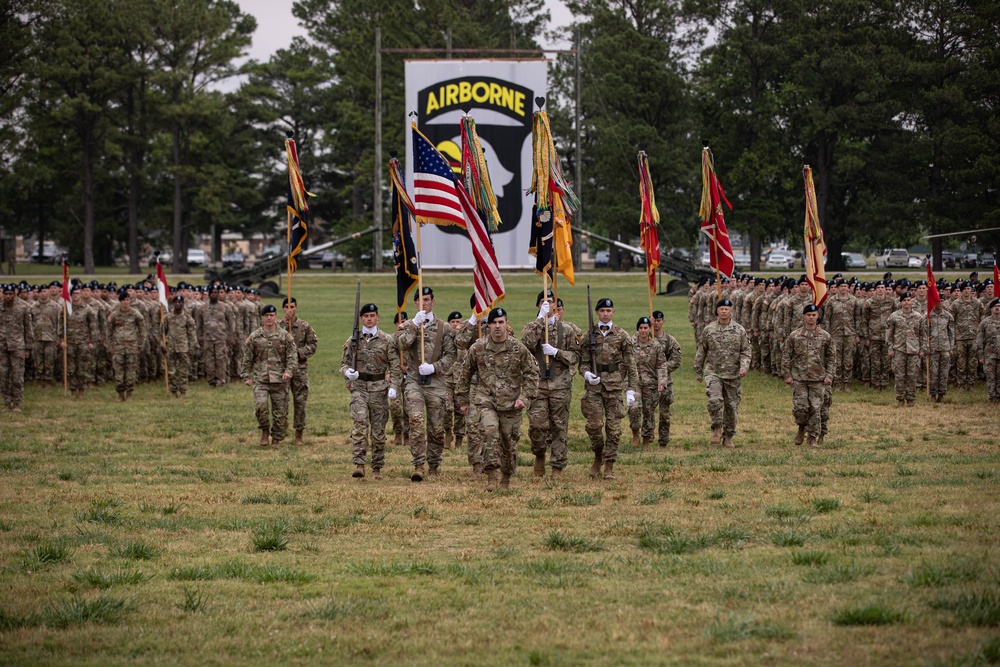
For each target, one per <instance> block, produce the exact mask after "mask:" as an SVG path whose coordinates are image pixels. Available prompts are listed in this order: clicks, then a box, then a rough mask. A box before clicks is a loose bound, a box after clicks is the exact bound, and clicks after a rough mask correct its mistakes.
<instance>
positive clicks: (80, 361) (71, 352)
mask: <svg viewBox="0 0 1000 667" xmlns="http://www.w3.org/2000/svg"><path fill="white" fill-rule="evenodd" d="M99 336H100V329H99V328H98V325H97V315H95V314H94V311H93V310H91V309H90V308H88V307H87V306H85V305H83V302H82V301H81V302H79V304H74V305H73V312H72V313H71V314H70V315H69V317H68V318H67V321H66V374H67V376H68V377H67V382H68V383H69V389H70V391H72V392H74V393H76V392H80V391H83V390H84V389H86V388H87V384H88V383H89V382H90V381H91V380H92V378H93V373H92V371H91V368H92V364H91V361H90V358H91V354H92V352H93V351H94V346H95V341H96V340H97V339H98V337H99Z"/></svg>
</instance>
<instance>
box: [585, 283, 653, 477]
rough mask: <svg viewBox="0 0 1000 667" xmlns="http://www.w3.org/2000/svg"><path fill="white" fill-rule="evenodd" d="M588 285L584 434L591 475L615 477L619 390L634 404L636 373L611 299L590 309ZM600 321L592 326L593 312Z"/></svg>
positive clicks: (619, 430) (622, 412)
mask: <svg viewBox="0 0 1000 667" xmlns="http://www.w3.org/2000/svg"><path fill="white" fill-rule="evenodd" d="M591 303H592V302H591V299H590V286H589V285H588V286H587V310H588V311H590V312H589V313H588V316H589V317H590V330H589V331H588V341H587V342H586V344H584V345H583V346H582V348H583V350H582V354H581V355H580V370H582V371H583V377H584V379H585V380H586V392H585V393H584V395H583V400H582V401H581V402H580V409H581V410H582V412H583V416H584V417H586V418H587V435H589V436H590V448H591V449H592V450H593V451H594V462H593V463H592V464H591V466H590V476H591V477H594V478H596V477H598V476H600V475H601V463H603V464H604V479H615V474H614V467H615V461H616V460H617V458H618V443H619V442H620V441H621V436H622V423H621V420H622V418H623V417H624V416H625V407H626V406H624V405H622V390H625V401H626V403H627V405H628V406H629V407H631V405H632V404H633V403H635V391H636V387H637V386H638V384H639V383H638V373H637V372H636V368H635V359H634V358H633V356H632V339H631V337H630V336H629V335H628V332H626V331H625V330H624V329H622V328H621V327H620V326H618V325H617V324H615V323H614V322H612V321H611V318H612V316H613V315H614V313H615V306H614V303H613V302H612V301H611V299H598V300H597V308H596V309H595V308H591ZM595 311H596V312H597V317H598V319H599V320H600V324H599V325H598V326H594V312H595Z"/></svg>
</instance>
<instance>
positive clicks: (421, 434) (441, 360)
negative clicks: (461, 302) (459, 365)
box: [397, 287, 455, 482]
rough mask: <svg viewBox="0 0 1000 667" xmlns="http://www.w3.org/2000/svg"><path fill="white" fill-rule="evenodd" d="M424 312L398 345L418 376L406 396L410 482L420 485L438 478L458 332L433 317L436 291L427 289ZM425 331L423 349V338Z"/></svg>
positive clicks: (421, 296)
mask: <svg viewBox="0 0 1000 667" xmlns="http://www.w3.org/2000/svg"><path fill="white" fill-rule="evenodd" d="M415 298H416V299H419V300H420V306H421V310H420V311H418V312H417V314H416V315H415V316H414V317H413V319H412V320H410V321H409V322H408V323H407V324H406V326H405V327H404V328H403V330H402V331H401V332H400V333H399V338H398V339H397V340H398V343H399V346H400V348H401V349H402V350H403V356H404V361H405V364H406V367H407V368H409V369H416V370H417V373H418V374H419V377H418V378H415V379H416V380H417V381H415V382H407V383H406V395H405V396H404V400H405V405H406V413H407V415H409V417H410V454H411V455H412V456H413V473H412V474H411V475H410V480H411V481H414V482H420V481H423V479H424V474H425V469H424V466H425V464H426V465H427V471H426V473H427V474H429V475H430V476H431V477H437V476H438V474H439V473H438V467H439V466H440V465H441V455H442V452H443V451H444V414H445V411H446V410H447V408H448V385H447V384H445V375H447V373H448V369H450V368H451V366H452V364H453V363H455V332H454V331H453V330H452V328H451V327H449V326H448V323H447V322H443V321H442V320H441V319H440V318H438V317H435V315H434V291H433V290H432V289H431V288H430V287H424V289H423V294H418V295H416V296H415ZM421 330H422V331H423V347H422V348H421V335H420V332H421Z"/></svg>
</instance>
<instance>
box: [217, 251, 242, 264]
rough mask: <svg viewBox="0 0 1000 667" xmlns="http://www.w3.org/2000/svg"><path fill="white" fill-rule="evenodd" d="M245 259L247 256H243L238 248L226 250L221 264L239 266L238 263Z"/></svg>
mask: <svg viewBox="0 0 1000 667" xmlns="http://www.w3.org/2000/svg"><path fill="white" fill-rule="evenodd" d="M246 259H247V258H246V257H244V256H243V253H241V252H240V251H239V250H237V251H235V252H227V253H226V254H225V255H223V256H222V265H223V266H239V265H240V264H242V263H243V262H245V261H246Z"/></svg>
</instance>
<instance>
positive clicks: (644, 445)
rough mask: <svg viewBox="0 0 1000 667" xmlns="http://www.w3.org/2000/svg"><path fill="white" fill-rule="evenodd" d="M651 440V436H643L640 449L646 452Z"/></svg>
mask: <svg viewBox="0 0 1000 667" xmlns="http://www.w3.org/2000/svg"><path fill="white" fill-rule="evenodd" d="M651 442H653V438H652V436H649V437H645V438H643V439H642V451H644V452H648V451H649V443H651Z"/></svg>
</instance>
